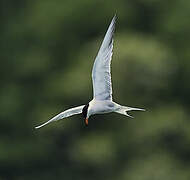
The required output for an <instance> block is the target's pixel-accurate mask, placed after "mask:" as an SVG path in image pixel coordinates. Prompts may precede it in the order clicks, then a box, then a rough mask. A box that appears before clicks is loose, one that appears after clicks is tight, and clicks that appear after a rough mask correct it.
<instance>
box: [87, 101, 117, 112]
mask: <svg viewBox="0 0 190 180" xmlns="http://www.w3.org/2000/svg"><path fill="white" fill-rule="evenodd" d="M114 110H115V108H114V104H113V103H112V102H105V101H103V102H101V101H100V102H96V103H95V104H94V106H93V108H92V112H91V114H105V113H110V112H113V111H114Z"/></svg>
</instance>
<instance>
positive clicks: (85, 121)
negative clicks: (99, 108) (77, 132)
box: [82, 104, 89, 126]
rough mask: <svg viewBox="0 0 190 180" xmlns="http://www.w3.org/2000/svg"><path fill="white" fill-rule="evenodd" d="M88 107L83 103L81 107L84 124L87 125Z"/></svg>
mask: <svg viewBox="0 0 190 180" xmlns="http://www.w3.org/2000/svg"><path fill="white" fill-rule="evenodd" d="M88 107H89V104H87V105H85V106H84V107H83V109H82V115H83V117H84V123H85V125H86V126H88V118H89V114H88Z"/></svg>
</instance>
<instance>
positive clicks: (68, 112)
mask: <svg viewBox="0 0 190 180" xmlns="http://www.w3.org/2000/svg"><path fill="white" fill-rule="evenodd" d="M83 107H84V105H82V106H78V107H75V108H71V109H68V110H66V111H63V112H61V113H60V114H58V115H57V116H55V117H53V118H52V119H50V120H49V121H47V122H45V123H44V124H42V125H40V126H37V127H35V128H36V129H38V128H41V127H43V126H45V125H46V124H49V123H51V122H53V121H58V120H60V119H63V118H66V117H69V116H72V115H75V114H80V113H82V109H83Z"/></svg>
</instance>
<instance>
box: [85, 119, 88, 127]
mask: <svg viewBox="0 0 190 180" xmlns="http://www.w3.org/2000/svg"><path fill="white" fill-rule="evenodd" d="M85 125H86V126H88V118H86V119H85Z"/></svg>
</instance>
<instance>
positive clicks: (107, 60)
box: [35, 15, 144, 129]
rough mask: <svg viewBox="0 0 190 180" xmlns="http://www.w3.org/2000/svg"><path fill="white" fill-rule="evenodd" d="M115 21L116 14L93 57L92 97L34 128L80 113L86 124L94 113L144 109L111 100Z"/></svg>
mask: <svg viewBox="0 0 190 180" xmlns="http://www.w3.org/2000/svg"><path fill="white" fill-rule="evenodd" d="M115 22H116V15H115V16H114V17H113V19H112V21H111V24H110V25H109V27H108V30H107V32H106V35H105V37H104V40H103V42H102V44H101V47H100V49H99V52H98V54H97V56H96V58H95V62H94V65H93V69H92V83H93V99H92V100H91V101H90V102H89V103H88V104H86V105H81V106H78V107H74V108H71V109H68V110H66V111H63V112H61V113H60V114H58V115H56V116H55V117H53V118H52V119H50V120H49V121H47V122H45V123H44V124H42V125H40V126H37V127H35V128H36V129H38V128H41V127H43V126H45V125H47V124H49V123H51V122H53V121H58V120H60V119H63V118H66V117H69V116H72V115H75V114H80V113H82V115H83V117H84V122H85V125H86V126H87V125H88V119H89V117H90V116H91V115H94V114H105V113H111V112H116V113H119V114H123V115H125V116H129V117H132V116H130V115H129V114H127V111H132V110H137V111H144V109H140V108H133V107H127V106H122V105H119V104H117V103H115V102H113V101H112V83H111V70H110V64H111V59H112V50H113V34H114V29H115Z"/></svg>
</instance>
